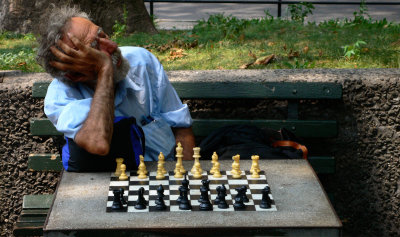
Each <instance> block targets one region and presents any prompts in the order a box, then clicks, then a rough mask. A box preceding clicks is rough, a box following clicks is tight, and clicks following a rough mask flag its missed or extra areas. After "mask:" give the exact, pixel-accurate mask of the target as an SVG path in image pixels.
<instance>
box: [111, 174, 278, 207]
mask: <svg viewBox="0 0 400 237" xmlns="http://www.w3.org/2000/svg"><path fill="white" fill-rule="evenodd" d="M188 173H189V174H188V177H187V179H188V180H189V188H190V191H189V195H188V198H189V200H190V203H191V205H192V209H191V210H180V209H179V204H178V203H177V202H176V200H177V199H178V197H179V186H181V185H182V180H183V178H175V177H174V173H173V172H172V171H171V172H169V173H167V174H166V175H165V179H163V180H157V179H156V174H157V173H156V172H150V173H149V174H148V177H147V178H146V179H138V177H137V174H136V171H132V172H127V175H128V176H129V179H128V180H126V181H120V180H118V177H116V176H115V175H114V173H111V176H110V177H111V178H110V185H109V192H108V199H107V208H106V211H107V212H116V211H114V210H112V209H111V206H112V203H113V197H114V195H113V190H116V189H119V188H123V189H124V190H125V192H124V198H125V200H126V201H127V205H125V207H124V209H123V210H118V212H188V211H189V212H190V211H200V210H199V205H200V203H199V202H198V200H199V198H200V187H201V186H202V184H201V180H203V179H208V180H210V185H209V187H210V195H209V197H210V201H211V203H213V210H212V211H228V212H229V211H277V208H276V205H275V201H274V199H273V197H272V194H271V193H269V197H270V198H271V200H272V205H271V208H268V209H262V208H260V206H259V205H260V203H261V199H262V192H261V191H262V189H263V188H265V186H268V182H267V179H266V176H265V173H264V171H261V172H260V173H259V174H260V178H252V177H251V174H250V172H249V171H242V178H240V179H234V178H233V177H232V176H231V174H230V171H221V174H222V177H221V178H214V177H213V176H212V174H210V173H208V172H206V171H203V174H202V176H203V177H202V178H201V179H195V178H194V177H193V176H192V174H191V173H190V172H188ZM160 184H162V185H163V187H164V195H165V197H164V201H165V204H166V205H167V209H166V210H163V211H159V210H156V208H155V205H156V204H155V200H156V199H157V188H158V186H159V185H160ZM222 184H224V185H225V187H226V189H227V196H226V201H227V203H228V205H229V208H227V209H219V208H218V205H215V204H214V200H215V198H216V197H217V191H216V188H217V187H218V186H220V185H222ZM243 185H245V186H246V187H247V192H246V195H247V197H248V199H249V202H247V203H245V205H246V208H245V209H243V210H235V209H234V208H233V203H234V198H235V196H236V194H237V192H236V190H235V188H237V187H241V186H243ZM140 187H143V188H144V189H145V193H144V198H145V199H146V201H147V202H148V206H147V207H146V209H143V210H137V209H135V207H134V205H135V202H136V200H137V198H138V190H139V188H140Z"/></svg>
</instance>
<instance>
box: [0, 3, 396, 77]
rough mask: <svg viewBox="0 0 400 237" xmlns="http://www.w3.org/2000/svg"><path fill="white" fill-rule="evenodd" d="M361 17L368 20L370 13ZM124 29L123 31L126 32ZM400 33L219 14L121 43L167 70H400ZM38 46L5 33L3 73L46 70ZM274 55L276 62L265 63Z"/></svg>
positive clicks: (0, 41) (383, 24)
mask: <svg viewBox="0 0 400 237" xmlns="http://www.w3.org/2000/svg"><path fill="white" fill-rule="evenodd" d="M360 12H362V13H363V14H364V16H365V12H366V11H365V10H362V11H360ZM124 15H125V16H124V19H127V12H126V11H125V14H124ZM357 19H360V18H357ZM364 19H365V18H364ZM125 21H126V20H125ZM123 25H125V26H123ZM123 27H126V24H123V23H121V26H120V28H119V30H117V31H118V32H124V30H123V29H122V28H123ZM125 29H126V28H125ZM399 33H400V24H398V23H392V22H388V21H387V20H386V19H383V20H379V21H372V20H371V19H368V20H364V21H356V20H355V19H348V20H337V19H336V20H328V21H324V22H321V23H318V24H317V23H312V22H311V23H308V24H304V22H302V21H301V20H300V21H295V20H288V19H281V18H275V19H274V18H273V17H272V15H271V14H269V13H268V12H265V17H264V18H262V19H250V20H249V19H247V20H245V19H238V18H236V17H232V16H224V15H222V14H217V15H212V16H210V18H209V19H208V20H202V21H199V22H198V24H197V25H196V26H195V27H194V28H193V29H192V30H172V31H165V30H160V33H159V34H156V35H149V34H145V33H135V34H131V35H124V34H125V33H120V34H119V35H120V36H119V37H116V38H115V41H116V42H117V43H118V44H119V45H120V46H140V47H144V48H146V49H148V50H150V51H151V52H152V53H153V54H154V55H156V57H157V58H158V59H159V60H160V61H161V62H162V64H163V66H164V68H165V69H166V70H193V69H197V70H206V69H238V68H243V65H247V64H249V63H252V65H251V67H244V68H253V69H263V68H268V69H276V68H295V69H302V68H374V67H375V68H388V67H391V68H393V67H394V68H396V67H399V65H400V57H399V52H400V40H399ZM360 39H362V41H361V40H360ZM354 42H355V43H354ZM365 42H368V45H367V44H366V43H365ZM350 43H351V44H350ZM353 43H354V44H353ZM366 46H368V47H366ZM35 47H36V43H35V42H34V36H33V35H31V34H26V35H23V34H15V33H10V32H0V69H2V70H24V71H43V70H42V69H41V68H40V67H39V66H38V65H37V64H36V62H35V60H34V56H35V53H34V50H35ZM365 54H368V57H365V56H363V55H365ZM270 55H274V56H275V57H274V58H275V60H271V61H268V63H260V62H261V61H262V60H261V59H263V58H265V57H268V56H270ZM257 60H258V61H257ZM256 62H258V63H256Z"/></svg>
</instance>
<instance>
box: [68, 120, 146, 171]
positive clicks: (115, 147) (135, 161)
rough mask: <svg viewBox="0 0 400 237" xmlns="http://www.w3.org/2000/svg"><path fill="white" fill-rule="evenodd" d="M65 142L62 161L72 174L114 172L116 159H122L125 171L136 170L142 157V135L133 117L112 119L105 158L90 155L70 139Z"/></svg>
mask: <svg viewBox="0 0 400 237" xmlns="http://www.w3.org/2000/svg"><path fill="white" fill-rule="evenodd" d="M66 141H67V143H66V144H65V145H64V147H63V149H62V161H63V166H64V169H65V170H67V171H72V172H91V171H114V170H115V168H116V162H115V159H116V158H118V157H121V158H124V164H125V165H126V168H127V170H136V169H137V167H138V166H139V162H140V160H139V155H144V147H145V139H144V133H143V130H142V128H141V127H139V126H138V125H137V124H136V120H135V118H133V117H129V118H128V117H116V118H115V119H114V128H113V135H112V140H111V149H110V152H109V153H108V155H106V156H100V155H94V154H91V153H89V152H87V151H86V150H84V149H83V148H81V147H79V146H78V145H77V144H76V143H75V142H74V140H72V139H70V138H66Z"/></svg>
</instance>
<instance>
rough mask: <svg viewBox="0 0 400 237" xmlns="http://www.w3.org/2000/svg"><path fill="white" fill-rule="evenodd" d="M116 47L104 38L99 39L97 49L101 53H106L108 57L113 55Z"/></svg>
mask: <svg viewBox="0 0 400 237" xmlns="http://www.w3.org/2000/svg"><path fill="white" fill-rule="evenodd" d="M117 47H118V45H117V43H115V42H113V41H111V40H109V39H106V38H100V39H99V49H100V51H103V52H105V53H107V54H108V55H111V54H113V53H114V51H115V50H116V49H117Z"/></svg>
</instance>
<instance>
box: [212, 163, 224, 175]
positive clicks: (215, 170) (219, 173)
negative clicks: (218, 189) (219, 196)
mask: <svg viewBox="0 0 400 237" xmlns="http://www.w3.org/2000/svg"><path fill="white" fill-rule="evenodd" d="M214 166H215V169H214V174H213V177H214V178H221V177H222V174H221V172H220V171H219V166H220V164H219V162H218V160H217V161H216V162H215V164H214Z"/></svg>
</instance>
